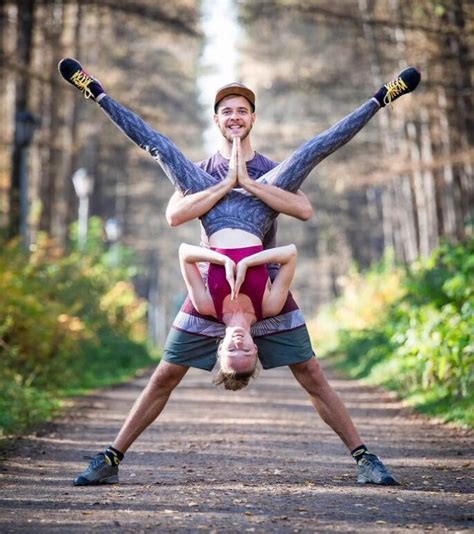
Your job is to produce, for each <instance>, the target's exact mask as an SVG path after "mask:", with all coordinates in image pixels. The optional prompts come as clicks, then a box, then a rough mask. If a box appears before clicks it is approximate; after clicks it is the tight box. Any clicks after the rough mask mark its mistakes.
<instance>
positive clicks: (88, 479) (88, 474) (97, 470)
mask: <svg viewBox="0 0 474 534" xmlns="http://www.w3.org/2000/svg"><path fill="white" fill-rule="evenodd" d="M118 482H119V477H118V465H111V463H110V460H109V459H108V458H107V456H105V454H104V453H103V452H99V454H96V455H95V456H94V458H92V460H91V463H90V464H89V466H88V468H87V469H86V470H85V471H83V472H82V473H81V474H80V475H79V476H77V477H76V478H75V479H74V480H73V485H74V486H94V485H97V484H118Z"/></svg>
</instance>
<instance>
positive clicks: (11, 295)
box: [0, 219, 151, 433]
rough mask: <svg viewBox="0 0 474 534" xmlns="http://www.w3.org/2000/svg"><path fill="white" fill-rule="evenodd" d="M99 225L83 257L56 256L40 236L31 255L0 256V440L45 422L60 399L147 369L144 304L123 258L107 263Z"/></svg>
mask: <svg viewBox="0 0 474 534" xmlns="http://www.w3.org/2000/svg"><path fill="white" fill-rule="evenodd" d="M101 236H102V227H101V224H100V221H98V220H94V219H92V220H91V238H90V240H89V243H88V249H87V253H86V254H83V255H80V254H79V253H77V252H72V253H70V254H67V255H64V254H62V253H61V252H60V251H58V250H57V249H56V248H55V246H54V243H52V242H51V241H50V240H48V238H47V237H46V236H41V237H40V239H39V241H38V244H37V245H36V247H35V249H34V250H33V251H32V253H31V254H26V253H25V252H24V251H23V250H22V249H21V247H19V245H18V243H16V242H10V243H5V244H4V246H3V247H2V250H1V252H0V433H1V431H2V430H3V431H4V432H18V431H20V430H23V429H25V428H27V427H28V426H29V425H31V424H32V423H35V422H37V421H39V420H42V419H44V418H45V417H47V416H49V415H50V414H51V412H52V410H53V409H54V408H56V407H57V406H58V405H59V403H58V399H59V398H60V397H61V396H63V395H64V394H67V393H70V392H77V391H79V390H83V389H85V388H91V387H97V386H100V385H106V384H110V383H113V382H116V381H118V380H120V379H123V378H124V377H125V376H126V375H127V374H130V373H131V372H133V371H134V370H136V369H138V368H140V367H144V366H146V365H150V363H151V359H150V353H149V350H148V349H147V347H146V344H145V337H146V324H145V315H146V304H145V302H143V301H142V300H140V299H138V298H137V296H136V295H135V292H134V289H133V287H132V285H131V284H130V282H129V281H128V280H129V278H130V275H131V274H132V273H133V268H132V266H131V263H130V257H131V256H130V253H129V252H128V251H127V250H125V249H122V250H119V251H118V252H119V254H114V257H113V262H112V264H111V259H110V254H109V253H107V252H106V250H105V245H104V242H103V239H102V237H101Z"/></svg>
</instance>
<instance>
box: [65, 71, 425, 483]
mask: <svg viewBox="0 0 474 534" xmlns="http://www.w3.org/2000/svg"><path fill="white" fill-rule="evenodd" d="M65 61H70V62H71V63H68V64H67V65H66V64H65ZM73 61H74V60H63V61H62V62H61V63H60V71H61V74H62V75H63V77H64V78H65V79H66V80H67V81H68V82H69V83H71V84H72V85H74V86H75V87H76V88H78V89H80V90H81V91H82V92H83V93H84V94H85V95H86V97H92V98H93V99H94V100H96V101H97V102H98V103H99V102H100V101H101V99H102V97H103V95H105V93H104V91H103V89H102V87H101V86H100V84H99V83H98V82H97V80H95V79H93V78H92V77H90V76H89V75H88V74H87V73H85V72H84V71H83V70H82V67H81V66H80V65H79V64H78V63H77V62H75V63H72V62H73ZM413 70H414V69H413ZM417 75H418V79H416V80H414V81H413V80H404V79H402V77H399V78H397V79H396V80H395V81H394V82H390V83H389V84H387V85H385V86H384V87H382V88H381V89H380V90H379V92H378V93H377V94H376V95H375V96H374V99H375V101H376V103H377V105H378V106H380V107H383V106H384V105H385V104H387V103H389V102H390V100H393V99H395V98H397V97H398V96H401V95H402V94H405V93H407V92H410V91H412V90H413V89H414V88H415V87H416V85H417V84H418V81H419V74H417ZM412 77H413V76H412ZM415 78H416V76H415ZM407 83H408V85H407ZM101 107H102V106H101ZM214 111H215V115H214V121H215V123H216V125H217V127H218V128H219V130H220V132H221V134H222V139H221V145H220V149H219V152H217V153H216V154H215V155H214V156H212V157H211V158H209V159H208V160H205V161H203V162H200V163H199V164H198V165H199V167H200V168H201V169H203V170H205V171H206V172H207V173H208V174H210V175H212V176H215V177H217V178H219V180H217V181H216V184H215V185H213V186H212V187H210V188H208V189H206V190H205V191H199V192H195V193H191V194H183V192H176V193H175V194H174V195H173V197H172V198H171V200H170V203H169V205H168V208H167V211H166V217H167V220H168V222H169V224H170V225H171V226H177V225H179V224H183V223H184V222H187V221H188V220H191V219H194V218H196V217H201V216H203V215H204V214H206V213H207V212H208V211H209V210H210V209H211V208H212V207H213V206H214V205H215V204H216V203H218V202H219V201H221V200H222V199H224V197H226V195H229V194H231V192H232V190H233V189H234V187H235V186H236V185H238V186H240V187H242V188H243V189H245V191H247V193H248V194H250V195H253V196H254V197H257V198H259V199H260V200H262V201H263V202H265V203H266V204H267V205H268V206H269V207H270V208H272V209H273V210H275V211H278V212H281V213H286V214H288V215H292V216H295V217H297V218H299V219H302V220H306V219H308V218H309V217H310V216H311V214H312V208H311V206H310V204H309V202H308V200H307V198H306V197H305V195H304V194H303V193H302V192H301V191H298V192H297V193H289V192H286V191H284V190H282V189H280V188H278V187H275V186H272V185H269V184H265V183H260V182H256V181H255V179H256V178H258V177H259V176H261V175H263V174H266V173H267V172H268V171H269V170H271V169H272V168H274V167H276V165H277V164H276V162H273V161H271V160H269V159H268V158H265V157H264V156H262V155H260V154H258V153H256V152H255V151H254V150H253V148H252V144H251V140H250V132H251V130H252V127H253V124H254V123H255V119H256V115H255V95H254V93H253V92H252V91H251V90H250V89H248V88H247V87H245V86H244V85H242V84H238V83H233V84H229V85H227V86H224V87H222V88H221V89H219V90H218V91H217V94H216V98H215V108H214ZM109 116H110V115H109ZM111 118H112V120H114V117H111ZM127 120H128V119H127ZM114 121H115V120H114ZM142 126H143V127H146V125H142ZM236 136H238V137H240V139H241V148H242V155H243V157H244V159H245V160H246V169H245V170H244V169H242V168H241V169H240V172H238V173H236V172H234V171H232V170H230V171H229V166H228V160H229V158H230V152H231V146H232V140H233V138H234V137H236ZM140 146H142V148H145V149H146V150H147V151H149V152H150V153H151V154H152V155H153V156H154V157H155V154H154V153H153V151H152V150H151V149H150V147H149V146H145V143H140ZM156 159H158V157H156ZM184 193H185V192H184ZM275 231H276V227H275V225H274V226H273V227H272V229H271V230H270V231H269V232H268V234H267V236H266V238H265V240H264V246H265V247H269V246H274V243H275ZM203 241H204V243H205V241H206V237H205V236H203ZM222 331H223V326H222V325H221V324H220V323H218V322H216V321H214V320H212V319H210V318H209V317H203V316H200V315H199V314H198V313H197V312H196V310H194V309H193V307H192V305H191V303H190V302H189V300H187V301H186V302H185V303H184V305H183V307H182V308H181V310H180V312H179V313H178V315H177V317H176V319H175V321H174V324H173V328H172V329H171V331H170V333H169V336H168V339H167V342H166V346H165V349H164V354H163V359H162V361H161V362H160V364H159V365H158V367H157V369H156V370H155V372H154V373H153V375H152V377H151V378H150V380H149V382H148V384H147V386H146V387H145V389H144V391H143V392H142V394H141V395H140V397H139V398H138V399H137V401H136V402H135V404H134V406H133V407H132V409H131V411H130V413H129V415H128V417H127V419H126V421H125V423H124V425H123V426H122V428H121V429H120V431H119V433H118V435H117V437H116V439H115V440H114V442H113V443H112V445H111V446H109V447H107V448H106V449H105V450H104V451H103V452H101V453H99V454H97V455H96V456H95V457H94V459H93V460H92V461H91V463H90V465H89V466H88V468H87V469H86V470H85V471H84V472H83V473H81V474H80V475H79V476H78V477H76V479H75V480H74V485H90V484H101V483H116V482H118V465H119V463H120V462H121V460H122V459H123V457H124V454H125V452H126V451H127V450H128V448H129V447H130V446H131V445H132V443H133V442H134V441H135V440H136V439H137V438H138V436H139V435H140V434H141V433H142V432H143V431H144V430H145V429H146V428H147V426H148V425H149V424H151V423H152V422H153V421H154V420H155V419H156V418H157V417H158V416H159V415H160V413H161V412H162V410H163V408H164V407H165V405H166V403H167V401H168V399H169V397H170V394H171V393H172V391H173V390H174V389H175V388H176V386H177V385H178V384H179V383H180V381H181V379H182V378H183V377H184V375H185V374H186V372H187V370H188V369H189V367H197V368H200V369H206V370H211V369H212V368H213V367H214V364H215V362H216V348H217V343H216V339H218V338H219V336H220V335H221V333H222ZM253 336H254V339H255V341H256V343H257V345H258V347H259V353H260V360H261V363H262V366H263V367H264V368H265V369H269V368H274V367H279V366H283V365H288V366H289V367H290V369H291V371H292V372H293V374H294V376H295V378H296V379H297V380H298V382H299V383H300V384H301V386H302V387H303V388H304V389H305V390H306V391H307V392H308V394H309V396H310V399H311V402H312V403H313V405H314V407H315V408H316V410H317V411H318V413H319V415H320V416H321V417H322V419H323V420H324V421H325V422H326V423H327V424H328V425H329V426H330V427H331V428H332V429H333V430H334V431H335V432H336V433H337V434H338V435H339V437H340V438H341V440H342V441H343V442H344V444H345V445H346V447H347V448H348V449H349V451H350V452H351V455H352V456H353V458H354V459H355V460H356V462H357V464H358V467H359V476H358V482H359V483H374V484H381V485H394V484H398V482H397V481H396V480H395V478H394V477H393V476H392V474H391V473H390V472H389V470H388V469H387V468H386V467H385V466H384V464H383V463H382V462H381V460H380V459H379V458H378V457H377V456H376V455H375V454H372V453H370V452H369V451H368V450H367V447H366V446H365V445H364V444H363V442H362V440H361V438H360V436H359V434H358V432H357V430H356V428H355V426H354V424H353V422H352V420H351V418H350V416H349V414H348V412H347V410H346V408H345V406H344V404H343V403H342V401H341V400H340V398H339V397H338V395H337V394H336V392H335V391H334V390H333V389H332V387H331V386H330V384H329V383H328V382H327V380H326V378H325V377H324V374H323V372H322V370H321V368H320V366H319V364H318V362H317V360H316V358H315V357H314V353H313V351H312V349H311V343H310V340H309V336H308V332H307V329H306V326H305V323H304V319H303V317H302V314H301V312H300V310H299V309H298V307H297V305H296V303H295V302H294V300H293V299H292V297H291V295H289V297H288V301H287V303H286V305H285V307H284V308H283V310H282V312H281V314H280V315H279V316H277V317H276V318H271V319H264V320H263V321H260V322H258V323H256V324H255V326H254V329H253Z"/></svg>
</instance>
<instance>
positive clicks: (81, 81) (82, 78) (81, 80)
mask: <svg viewBox="0 0 474 534" xmlns="http://www.w3.org/2000/svg"><path fill="white" fill-rule="evenodd" d="M71 82H72V83H73V84H74V85H75V86H76V87H77V88H78V89H80V90H81V91H82V92H83V93H84V97H85V98H86V99H87V98H91V97H92V96H93V95H92V91H91V90H90V89H89V85H90V84H91V83H92V82H93V79H92V78H91V77H90V76H87V74H86V73H85V72H83V71H82V70H78V71H76V72H75V73H74V74H73V75H72V76H71Z"/></svg>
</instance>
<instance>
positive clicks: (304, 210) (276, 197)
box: [166, 179, 314, 226]
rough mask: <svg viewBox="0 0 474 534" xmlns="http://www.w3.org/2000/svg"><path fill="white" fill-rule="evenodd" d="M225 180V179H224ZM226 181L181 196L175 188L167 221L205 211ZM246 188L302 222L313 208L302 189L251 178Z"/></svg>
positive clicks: (173, 223) (226, 187)
mask: <svg viewBox="0 0 474 534" xmlns="http://www.w3.org/2000/svg"><path fill="white" fill-rule="evenodd" d="M226 180H227V179H226ZM226 180H223V181H222V182H220V183H219V184H216V185H213V186H212V187H210V188H209V189H205V190H204V191H199V192H198V193H193V194H191V195H186V196H183V194H182V193H180V192H179V191H176V192H175V193H174V194H173V196H172V197H171V199H170V201H169V203H168V206H167V207H166V220H167V222H168V224H169V225H170V226H179V225H180V224H184V223H186V222H188V221H191V220H193V219H197V218H198V217H201V216H202V215H204V214H205V213H207V212H208V211H209V210H210V209H211V208H212V207H213V206H214V205H215V204H216V203H217V202H219V200H220V199H221V198H222V197H224V196H225V195H226V194H227V193H228V192H229V191H230V190H231V189H232V187H231V186H230V185H229V183H228V182H226ZM250 182H251V184H250V183H249V184H246V186H245V189H246V190H247V191H249V192H250V193H252V194H253V195H255V196H256V197H258V198H259V199H260V200H262V201H263V202H265V204H267V205H268V206H270V208H272V209H274V210H275V211H278V212H279V213H284V214H285V215H290V216H291V217H295V218H297V219H299V220H301V221H307V220H308V219H310V218H311V217H312V216H313V213H314V211H313V207H312V206H311V203H310V201H309V200H308V197H307V196H306V195H305V194H304V193H303V191H298V192H297V193H289V192H288V191H285V190H283V189H280V188H279V187H276V186H274V185H269V184H260V183H258V182H254V181H253V180H252V179H250Z"/></svg>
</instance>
